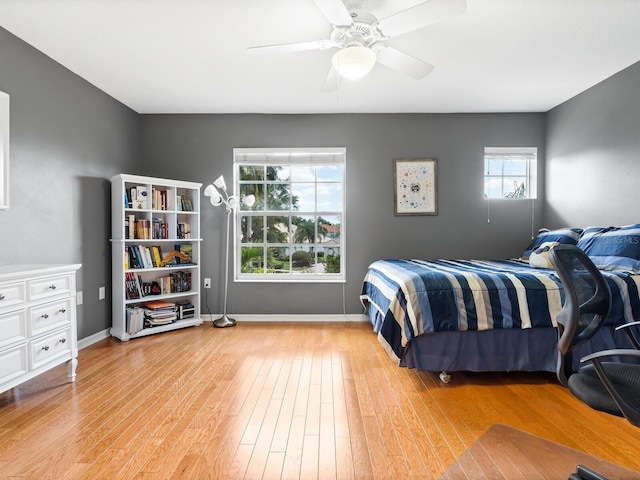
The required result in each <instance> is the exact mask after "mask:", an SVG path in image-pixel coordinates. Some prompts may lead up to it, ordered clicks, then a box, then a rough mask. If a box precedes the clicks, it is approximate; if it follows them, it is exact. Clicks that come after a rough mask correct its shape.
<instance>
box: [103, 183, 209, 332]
mask: <svg viewBox="0 0 640 480" xmlns="http://www.w3.org/2000/svg"><path fill="white" fill-rule="evenodd" d="M201 187H202V184H200V183H192V182H183V181H178V180H168V179H161V178H152V177H144V176H138V175H127V174H120V175H116V176H114V177H113V178H111V212H112V213H111V217H112V220H111V235H112V238H111V249H112V281H113V283H112V285H113V287H112V288H113V295H112V297H113V325H112V327H111V335H113V336H114V337H117V338H119V339H120V340H122V341H127V340H129V339H131V338H137V337H142V336H145V335H151V334H154V333H161V332H166V331H169V330H175V329H177V328H184V327H191V326H195V325H200V324H201V323H202V318H201V315H200V243H201V239H200V188H201ZM176 252H178V253H179V254H180V255H176ZM180 256H182V257H190V258H188V259H186V258H180ZM165 261H166V263H165ZM152 302H155V303H156V304H157V303H165V304H175V305H176V311H175V313H173V314H172V310H171V308H169V310H168V311H167V310H165V311H164V312H163V311H162V310H159V311H157V313H158V316H157V317H156V319H155V320H151V321H149V320H148V319H149V317H150V315H149V312H150V310H149V309H148V308H147V307H148V305H149V304H150V303H152ZM174 315H175V317H176V318H172V317H173V316H174Z"/></svg>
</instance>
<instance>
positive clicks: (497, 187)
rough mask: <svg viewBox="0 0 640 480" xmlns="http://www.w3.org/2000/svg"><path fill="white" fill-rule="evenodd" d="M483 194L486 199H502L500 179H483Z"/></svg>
mask: <svg viewBox="0 0 640 480" xmlns="http://www.w3.org/2000/svg"><path fill="white" fill-rule="evenodd" d="M484 194H485V196H486V197H487V198H502V178H487V177H485V179H484Z"/></svg>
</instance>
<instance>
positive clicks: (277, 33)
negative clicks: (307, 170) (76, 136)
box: [0, 0, 640, 113]
mask: <svg viewBox="0 0 640 480" xmlns="http://www.w3.org/2000/svg"><path fill="white" fill-rule="evenodd" d="M417 3H421V1H420V0H366V1H365V4H364V7H363V9H364V10H366V11H369V12H371V13H373V14H374V15H375V16H376V17H377V18H385V17H387V16H389V15H391V14H393V13H396V12H398V11H401V10H404V9H406V8H408V7H411V6H413V5H415V4H417ZM467 5H468V10H467V13H466V14H464V15H462V16H459V17H455V18H451V19H448V20H446V21H444V22H441V23H438V24H436V25H432V26H428V27H425V28H421V29H419V30H416V31H413V32H411V33H407V34H405V35H402V36H398V37H395V38H393V39H391V40H390V42H389V43H390V45H391V46H393V47H395V48H397V49H399V50H401V51H403V52H405V53H408V54H410V55H412V56H416V57H418V58H420V59H422V60H425V61H427V62H429V63H431V64H433V65H435V70H434V72H433V73H431V75H429V76H427V77H426V78H424V79H423V80H414V79H412V78H410V77H406V76H404V75H402V74H400V73H398V72H395V71H393V70H390V69H389V68H387V67H385V66H382V65H380V64H378V65H376V66H375V67H374V69H373V71H372V72H371V73H370V74H369V75H368V76H367V77H365V78H363V79H360V80H358V81H342V82H341V84H340V88H339V90H338V92H334V93H321V92H320V87H321V86H322V84H323V82H324V80H325V78H326V76H327V73H328V71H329V67H330V60H331V55H332V53H333V50H322V51H321V50H317V51H307V52H298V53H288V54H279V55H272V56H255V55H248V54H247V53H246V48H247V47H250V46H256V45H265V44H278V43H289V42H304V41H310V40H318V39H325V38H328V35H329V33H330V26H329V23H328V21H327V19H326V18H325V17H324V16H323V14H322V12H321V11H320V10H319V8H318V7H317V6H316V4H315V3H314V1H313V0H0V26H2V27H4V28H5V29H7V30H8V31H10V32H12V33H13V34H15V35H16V36H18V37H20V38H21V39H23V40H24V41H26V42H27V43H29V44H31V45H33V46H34V47H35V48H37V49H38V50H40V51H42V52H44V53H45V54H46V55H48V56H50V57H51V58H53V59H54V60H56V61H57V62H59V63H61V64H62V65H64V66H66V67H67V68H68V69H69V70H71V71H73V72H75V73H76V74H78V75H79V76H81V77H83V78H84V79H86V80H87V81H89V82H90V83H92V84H93V85H95V86H96V87H98V88H99V89H101V90H103V91H105V92H106V93H108V94H109V95H111V96H112V97H114V98H116V99H117V100H119V101H121V102H122V103H124V104H125V105H128V106H129V107H131V108H132V109H133V110H135V111H136V112H139V113H333V112H434V113H435V112H521V111H526V112H544V111H547V110H549V109H551V108H553V107H554V106H556V105H558V104H560V103H562V102H564V101H565V100H567V99H569V98H571V97H573V96H575V95H576V94H578V93H580V92H582V91H584V90H586V89H588V88H589V87H591V86H593V85H595V84H596V83H598V82H600V81H602V80H604V79H605V78H607V77H609V76H611V75H613V74H614V73H616V72H618V71H620V70H622V69H624V68H626V67H628V66H629V65H632V64H634V63H636V62H638V61H640V1H639V0H468V1H467ZM0 48H2V45H0ZM0 68H1V66H0Z"/></svg>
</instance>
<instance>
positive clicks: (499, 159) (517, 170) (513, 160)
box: [484, 147, 538, 198]
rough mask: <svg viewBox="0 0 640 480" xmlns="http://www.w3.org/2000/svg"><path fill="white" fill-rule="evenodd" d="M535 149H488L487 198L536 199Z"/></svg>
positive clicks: (486, 159) (485, 171)
mask: <svg viewBox="0 0 640 480" xmlns="http://www.w3.org/2000/svg"><path fill="white" fill-rule="evenodd" d="M537 155H538V149H537V148H535V147H531V148H529V147H515V148H509V147H485V149H484V197H485V198H536V190H537V188H536V163H537Z"/></svg>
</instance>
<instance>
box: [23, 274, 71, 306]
mask: <svg viewBox="0 0 640 480" xmlns="http://www.w3.org/2000/svg"><path fill="white" fill-rule="evenodd" d="M71 282H72V276H71V275H57V276H53V277H47V278H38V279H37V280H29V281H28V282H27V285H28V289H29V300H31V301H33V300H42V299H47V298H51V297H57V296H61V295H69V293H70V292H71V286H72V283H71Z"/></svg>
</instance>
